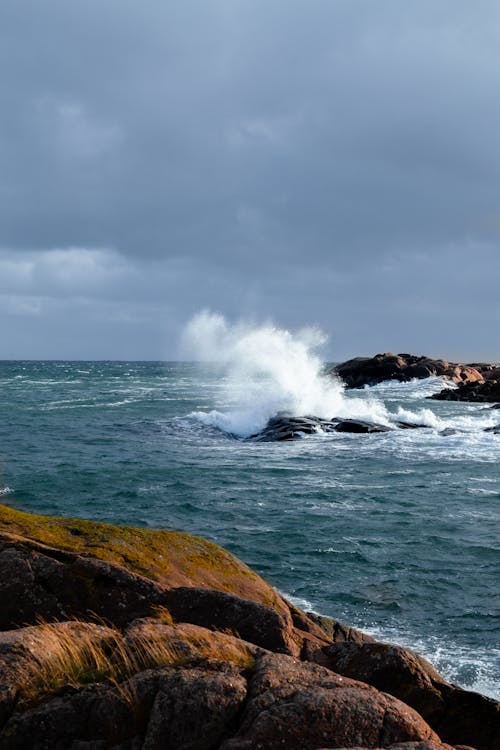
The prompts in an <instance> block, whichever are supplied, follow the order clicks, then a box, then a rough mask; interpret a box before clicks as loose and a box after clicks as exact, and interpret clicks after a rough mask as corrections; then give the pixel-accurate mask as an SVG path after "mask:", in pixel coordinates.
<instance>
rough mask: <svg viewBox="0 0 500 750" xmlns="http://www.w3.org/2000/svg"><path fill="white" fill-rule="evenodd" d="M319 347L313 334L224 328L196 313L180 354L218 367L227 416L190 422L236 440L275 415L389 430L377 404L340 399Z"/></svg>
mask: <svg viewBox="0 0 500 750" xmlns="http://www.w3.org/2000/svg"><path fill="white" fill-rule="evenodd" d="M325 342H326V337H325V335H324V334H323V333H322V332H321V331H320V330H319V329H317V328H303V329H301V330H299V331H296V332H294V333H291V332H290V331H287V330H285V329H283V328H278V327H276V326H274V325H272V324H265V325H256V326H255V325H254V326H252V325H248V324H245V323H236V324H234V325H230V324H228V323H227V321H226V320H225V319H224V317H223V316H222V315H218V314H214V313H210V312H207V311H205V312H202V313H199V314H198V315H196V316H195V317H194V318H193V319H192V320H191V321H190V322H189V324H188V325H187V327H186V330H185V334H184V348H185V349H186V351H188V352H189V354H190V355H191V356H194V358H196V359H198V360H204V361H212V362H214V361H215V362H222V363H223V364H224V372H225V383H226V388H225V398H224V401H225V402H226V403H228V405H229V410H228V411H227V412H221V411H219V410H213V411H211V412H208V413H207V412H199V411H197V412H193V413H192V415H191V416H193V417H195V418H196V419H199V420H200V421H201V422H203V423H204V424H206V425H210V426H213V427H217V428H219V429H222V430H224V431H225V432H229V433H231V434H233V435H237V436H239V437H248V436H249V435H251V434H253V433H255V432H259V431H260V430H262V429H263V428H264V427H265V426H266V424H267V422H268V421H269V419H270V418H271V417H273V416H274V415H276V414H278V413H280V412H284V413H287V414H289V415H291V416H304V415H306V414H312V415H314V416H317V417H320V418H322V419H331V418H333V417H344V418H348V417H352V418H358V419H368V420H370V421H374V422H380V423H382V424H389V422H390V415H389V414H388V412H387V409H386V408H385V406H384V404H383V403H382V401H380V400H379V399H377V398H367V397H366V395H365V396H363V397H361V398H346V396H345V392H344V385H343V384H342V382H341V381H340V380H339V379H338V378H335V377H333V376H331V375H327V374H325V373H324V372H323V361H322V359H321V358H320V357H319V356H318V355H317V354H316V351H317V350H318V349H319V348H320V347H321V346H322V345H323V344H324V343H325Z"/></svg>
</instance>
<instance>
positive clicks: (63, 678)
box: [0, 508, 500, 750]
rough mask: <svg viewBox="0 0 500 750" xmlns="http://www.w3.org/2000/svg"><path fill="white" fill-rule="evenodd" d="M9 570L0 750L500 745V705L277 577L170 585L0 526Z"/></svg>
mask: <svg viewBox="0 0 500 750" xmlns="http://www.w3.org/2000/svg"><path fill="white" fill-rule="evenodd" d="M0 509H1V508H0ZM23 515H24V514H20V518H19V519H18V522H19V524H21V522H23V520H22V518H21V516H23ZM7 517H8V519H9V522H11V521H12V512H11V513H10V515H9V514H7ZM80 523H81V526H80V530H81V533H83V534H84V533H88V534H91V533H93V530H92V528H91V524H89V526H88V527H86V526H85V522H80ZM86 529H87V531H86ZM112 529H113V527H109V528H108V529H107V531H106V533H107V534H108V536H107V537H106V538H107V539H110V540H111V541H110V543H112V537H113V532H112ZM94 531H95V529H94ZM100 533H104V531H103V530H102V529H101V528H100ZM116 533H117V534H119V533H122V532H121V531H120V530H118V529H117V532H116ZM146 537H147V535H146ZM184 544H185V545H190V544H192V545H195V546H196V545H199V544H200V540H197V539H196V538H192V540H190V538H189V537H188V536H187V535H186V536H185V537H184ZM185 552H186V550H182V554H185ZM160 554H161V553H160ZM165 555H167V550H165ZM221 559H224V560H225V558H221ZM0 561H1V565H2V574H1V577H0V622H1V623H2V625H1V626H0V627H1V630H0V750H30V749H33V750H65V749H66V748H68V749H71V750H160V749H161V750H163V749H164V748H172V750H173V749H174V748H175V750H196V749H199V750H247V749H248V750H251V749H253V748H262V749H264V750H265V749H266V748H267V749H268V750H273V748H282V747H286V748H287V750H299V749H300V750H302V749H303V748H306V750H309V749H310V750H313V749H314V750H318V749H319V748H334V747H335V748H339V747H345V748H354V747H360V748H361V747H366V748H377V747H379V748H389V747H392V748H393V750H447V748H448V745H446V744H445V743H449V744H453V745H468V746H472V747H475V748H478V750H498V748H499V747H500V705H499V704H498V703H496V702H495V701H491V700H489V699H488V698H484V697H483V696H480V695H478V694H476V693H470V692H468V691H465V690H460V689H459V688H457V687H455V686H453V685H450V684H449V683H447V682H446V681H445V680H444V679H443V678H442V677H441V676H440V675H439V674H438V673H437V672H436V671H435V670H434V669H433V668H432V666H431V665H430V664H428V663H427V662H426V661H425V660H423V659H421V658H420V657H418V656H417V655H416V654H413V653H412V652H411V651H408V650H407V649H403V648H400V647H397V646H390V645H388V644H381V643H377V642H376V641H374V639H373V638H371V637H370V636H368V635H367V634H364V633H362V632H360V631H358V630H355V629H353V628H349V627H348V626H345V625H342V624H340V623H338V622H337V621H336V620H332V619H330V618H323V617H320V616H318V615H314V614H311V613H305V612H302V611H301V610H299V609H298V608H297V607H295V606H293V605H291V604H289V603H287V602H286V600H284V599H283V598H282V597H279V595H278V594H276V593H274V594H272V595H271V594H269V601H268V603H265V602H263V601H262V595H263V592H264V591H266V588H265V585H264V582H261V583H259V581H258V580H257V581H255V582H254V586H255V589H254V591H255V599H249V598H242V597H241V596H238V595H237V594H236V593H230V592H229V591H217V590H213V589H210V588H203V587H200V586H178V585H174V586H171V587H168V585H166V583H167V582H168V578H167V576H166V574H165V571H164V577H163V578H162V582H161V583H159V582H158V581H153V580H151V579H150V578H148V576H147V570H145V575H144V576H139V575H138V574H137V573H134V572H132V571H131V570H128V569H127V568H126V566H124V565H117V564H116V563H110V562H105V561H103V560H99V559H97V558H93V557H88V556H83V555H80V554H78V553H76V552H72V551H70V550H68V549H64V550H61V549H57V548H56V547H48V546H47V545H42V544H40V543H39V542H35V541H34V540H30V539H27V538H20V537H16V538H14V537H13V535H12V534H11V533H9V532H8V531H2V528H1V522H0ZM224 564H226V562H225V563H224ZM151 565H152V569H154V570H157V565H156V563H154V561H152V562H151ZM234 565H235V566H237V561H235V563H234ZM173 569H174V570H175V569H176V568H175V565H173ZM212 575H213V573H212V572H211V573H210V576H212ZM226 575H227V576H228V579H227V580H224V578H223V577H222V578H219V579H218V580H219V581H220V585H221V586H223V587H226V586H227V585H228V581H230V580H233V579H232V578H231V575H232V569H231V568H228V569H227V573H226ZM256 578H258V577H256ZM196 580H197V581H198V582H199V581H201V580H202V578H201V577H200V572H199V571H198V573H197V577H196ZM210 580H213V578H212V577H210ZM89 581H91V583H92V585H88V582H89ZM177 581H178V578H177V577H174V582H175V583H177ZM37 611H38V612H39V614H41V615H42V616H43V617H45V619H49V620H53V619H55V620H59V621H60V622H56V623H54V624H49V625H47V624H46V623H37V622H36V616H37V615H36V613H37ZM96 612H97V613H98V614H99V615H100V616H101V617H105V618H106V624H103V623H102V622H97V623H96V622H92V620H93V619H94V620H95V618H96ZM72 613H77V614H78V617H79V618H80V619H79V620H74V619H70V616H72V617H74V615H73V614H72ZM138 613H139V614H138ZM82 620H88V621H87V622H84V621H82ZM26 621H28V622H29V621H31V622H34V623H35V624H32V625H28V626H23V624H24V623H25V622H26ZM448 750H449V748H448Z"/></svg>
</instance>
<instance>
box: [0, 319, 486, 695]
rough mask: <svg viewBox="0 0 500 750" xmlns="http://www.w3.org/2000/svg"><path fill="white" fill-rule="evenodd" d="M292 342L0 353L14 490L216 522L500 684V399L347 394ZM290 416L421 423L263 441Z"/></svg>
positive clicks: (239, 549) (373, 623) (233, 546)
mask: <svg viewBox="0 0 500 750" xmlns="http://www.w3.org/2000/svg"><path fill="white" fill-rule="evenodd" d="M271 333H272V332H271ZM268 334H269V331H268ZM268 338H269V336H268ZM271 338H272V335H271ZM274 338H275V339H276V336H275V337H274ZM278 339H279V340H278V344H280V342H281V344H283V343H284V344H285V346H284V350H283V347H282V349H281V350H280V351H279V352H276V350H275V349H273V344H272V342H271V344H270V345H269V347H268V351H267V350H266V351H267V353H266V352H264V355H265V356H263V357H262V358H261V359H260V360H259V361H255V360H256V355H255V350H252V349H250V350H248V349H246V350H245V355H244V356H240V355H235V354H234V351H233V355H234V356H232V361H230V362H229V363H228V361H225V362H220V363H216V362H95V361H92V362H75V361H71V362H64V361H40V362H35V361H1V362H0V502H2V503H5V504H8V505H11V506H12V507H15V508H18V509H21V510H25V511H30V512H35V513H43V514H51V515H58V516H72V517H80V518H88V519H94V520H98V521H106V522H110V523H114V524H131V525H134V526H139V527H144V528H168V529H176V530H183V531H187V532H191V533H193V534H198V535H201V536H203V537H206V538H207V539H211V540H213V541H215V542H217V543H218V544H221V545H222V546H224V547H226V548H227V549H229V550H230V551H231V552H233V553H234V554H235V555H237V556H238V557H239V558H241V559H242V560H244V561H245V562H246V563H247V564H248V565H250V566H251V567H252V568H254V569H255V570H256V571H258V572H259V573H260V574H261V575H262V576H263V577H264V578H266V579H267V580H268V581H269V582H270V583H272V584H273V585H274V586H275V587H276V588H277V589H278V590H279V591H280V592H281V593H282V594H284V595H285V596H286V597H288V598H289V599H290V600H291V601H292V602H294V603H296V604H298V605H299V606H301V607H302V608H304V609H306V610H311V611H314V612H317V613H320V614H323V615H327V616H331V617H334V618H335V619H337V620H339V621H341V622H343V623H348V624H350V625H352V626H355V627H357V628H361V629H362V630H365V631H367V632H369V633H371V634H373V635H375V636H376V637H377V638H378V639H382V640H386V641H389V642H394V643H399V644H401V645H404V646H407V647H410V648H412V649H414V650H416V651H418V652H419V653H420V654H422V655H423V656H425V657H426V658H428V659H429V660H430V661H431V662H432V664H434V666H435V667H436V668H437V669H438V670H439V671H440V672H441V673H442V674H443V675H444V676H445V677H446V678H447V679H449V680H450V681H452V682H453V683H455V684H458V685H460V686H463V687H465V688H469V689H472V690H476V691H479V692H481V693H483V694H485V695H489V696H492V697H496V698H500V533H499V532H500V524H499V518H500V514H499V509H500V470H499V461H500V435H496V434H493V433H488V432H485V431H484V430H485V428H486V427H490V426H493V425H496V424H498V423H500V411H495V410H492V409H490V408H488V407H487V406H485V405H478V404H466V403H454V402H439V401H432V400H427V396H429V395H431V394H433V393H435V392H437V391H439V390H440V389H441V388H442V387H443V382H442V381H440V380H438V379H436V378H430V379H426V380H415V381H412V382H409V383H396V382H386V383H381V384H379V385H377V386H374V387H371V388H368V387H367V388H364V389H362V390H344V388H343V386H342V384H341V383H340V382H339V381H338V380H336V379H335V378H333V377H332V376H331V375H329V374H328V368H326V367H325V366H324V364H323V363H322V362H321V361H320V359H318V357H317V356H316V355H312V354H311V351H310V349H309V345H308V344H307V342H306V343H304V342H303V341H302V343H300V345H298V346H296V347H295V348H294V342H293V341H291V340H288V341H284V340H283V337H281V339H280V337H279V336H278ZM258 343H259V342H258V341H257V344H258ZM274 343H275V344H276V341H275V342H274ZM295 343H296V342H295ZM247 344H248V341H247ZM287 346H288V349H289V351H286V348H287ZM236 348H237V347H236ZM264 348H265V347H264ZM278 349H279V346H278ZM273 351H274V355H273ZM249 352H250V353H249ZM252 352H253V354H252ZM273 356H274V358H273ZM257 359H258V357H257ZM278 412H287V413H295V414H300V415H304V414H316V415H318V416H323V417H334V416H339V415H340V416H351V417H357V418H359V417H361V418H365V419H370V420H372V421H377V422H381V423H384V424H393V423H394V421H395V420H396V419H405V420H407V421H411V422H414V423H417V424H419V425H421V429H414V430H402V429H394V430H393V431H390V432H385V433H381V434H369V435H360V434H345V433H333V434H332V433H330V434H325V433H322V432H321V431H319V432H318V433H317V434H314V435H308V436H304V437H302V438H300V439H297V440H294V441H289V442H270V443H269V442H268V443H259V442H255V441H254V440H252V439H249V436H250V435H252V434H253V433H254V432H255V431H257V430H258V429H260V428H262V427H263V426H264V425H265V423H266V422H267V419H268V418H269V417H270V416H273V415H274V414H276V413H278ZM444 430H447V432H446V433H444V434H443V431H444ZM453 430H454V432H452V433H451V434H450V431H453Z"/></svg>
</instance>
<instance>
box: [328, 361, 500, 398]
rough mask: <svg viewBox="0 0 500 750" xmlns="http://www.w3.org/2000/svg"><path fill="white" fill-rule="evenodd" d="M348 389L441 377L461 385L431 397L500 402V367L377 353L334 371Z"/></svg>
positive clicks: (340, 366) (332, 372) (347, 362)
mask: <svg viewBox="0 0 500 750" xmlns="http://www.w3.org/2000/svg"><path fill="white" fill-rule="evenodd" d="M330 373H331V374H332V375H335V376H338V377H339V378H341V380H343V382H344V383H345V385H346V387H347V388H363V387H364V386H365V385H376V384H377V383H382V382H383V381H385V380H396V381H399V382H408V381H409V380H413V379H414V378H428V377H433V376H434V377H441V378H443V380H448V381H450V382H451V383H454V384H455V385H457V386H458V387H457V388H445V389H443V390H442V391H441V392H440V393H437V394H435V395H434V396H430V398H434V399H438V400H442V401H476V402H483V403H485V402H487V403H496V402H500V366H499V365H496V364H491V363H485V362H474V363H471V364H461V363H458V362H447V361H446V360H444V359H432V358H431V357H426V356H418V355H415V354H392V352H386V353H385V354H375V356H374V357H355V358H354V359H349V360H347V361H346V362H342V363H341V364H339V365H336V366H335V367H333V368H331V370H330Z"/></svg>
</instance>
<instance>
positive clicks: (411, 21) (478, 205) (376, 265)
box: [0, 0, 500, 361]
mask: <svg viewBox="0 0 500 750" xmlns="http://www.w3.org/2000/svg"><path fill="white" fill-rule="evenodd" d="M499 80H500V4H499V3H498V2H496V0H475V2H470V0H408V1H407V2H402V0H380V2H374V0H301V1H300V2H299V1H298V0H170V1H169V2H165V0H141V2H140V3H139V2H135V1H134V2H132V0H71V2H68V0H44V2H43V3H42V2H40V1H39V0H2V3H0V102H1V110H0V332H1V335H0V359H54V358H56V359H176V358H179V357H182V352H181V349H180V346H179V342H180V340H181V338H182V331H183V328H184V327H185V325H186V323H187V322H188V321H189V320H190V319H191V318H192V316H193V315H195V314H196V313H198V312H199V311H200V310H211V311H213V312H216V313H220V314H222V315H224V316H225V317H226V319H227V320H228V321H229V322H236V321H241V320H244V321H247V322H250V323H252V322H255V323H262V322H273V323H274V324H275V325H276V326H280V327H285V328H288V329H291V330H293V329H296V328H300V327H302V326H305V325H307V326H311V325H313V326H314V325H315V326H319V327H320V328H321V329H322V330H323V331H324V332H325V333H326V334H327V335H328V337H329V340H328V344H327V345H326V346H325V349H324V352H323V354H324V357H325V359H329V360H340V359H345V358H347V357H350V356H355V355H370V354H375V353H376V352H379V351H394V352H399V351H411V352H415V353H418V354H428V355H431V356H444V357H447V358H450V359H462V360H463V359H466V360H469V361H472V360H478V359H487V360H492V359H494V360H500V344H499V339H498V335H497V331H498V328H499V324H500V293H499V291H500V290H499V286H500V94H499V91H500V89H499Z"/></svg>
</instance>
